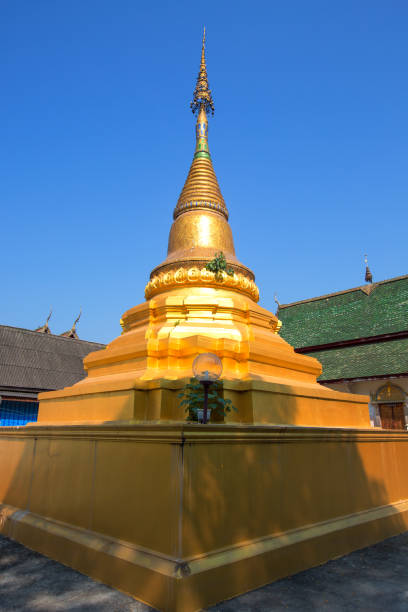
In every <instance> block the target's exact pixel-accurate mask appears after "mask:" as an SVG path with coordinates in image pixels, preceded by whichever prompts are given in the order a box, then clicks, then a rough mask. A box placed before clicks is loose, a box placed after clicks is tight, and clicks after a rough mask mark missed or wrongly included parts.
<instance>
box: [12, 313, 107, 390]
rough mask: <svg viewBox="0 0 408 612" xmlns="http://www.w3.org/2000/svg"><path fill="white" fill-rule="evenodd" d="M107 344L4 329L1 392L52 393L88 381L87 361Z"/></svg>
mask: <svg viewBox="0 0 408 612" xmlns="http://www.w3.org/2000/svg"><path fill="white" fill-rule="evenodd" d="M104 347H105V345H104V344H99V343H97V342H86V341H85V340H76V339H74V338H66V337H62V336H55V335H53V334H49V333H47V334H44V333H40V332H37V331H31V330H28V329H21V328H19V327H9V326H7V325H0V391H1V392H2V393H4V394H5V391H6V390H10V391H13V390H14V391H16V390H20V389H24V390H27V391H28V390H31V391H38V392H39V391H44V390H47V391H50V390H54V389H62V388H63V387H68V386H70V385H73V384H74V383H76V382H78V380H81V379H82V378H84V377H85V370H84V368H83V365H82V361H83V358H84V357H85V356H86V355H88V353H91V352H92V351H98V350H100V349H102V348H104Z"/></svg>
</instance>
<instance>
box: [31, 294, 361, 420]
mask: <svg viewBox="0 0 408 612" xmlns="http://www.w3.org/2000/svg"><path fill="white" fill-rule="evenodd" d="M278 324H279V322H278V319H277V318H276V317H275V315H273V314H272V313H271V312H269V311H267V310H265V309H264V308H261V307H260V306H258V305H257V304H256V303H255V302H254V301H253V300H251V299H250V298H249V297H247V296H246V295H242V294H240V293H238V292H235V291H233V290H230V289H214V288H211V287H190V288H183V287H181V288H178V289H175V290H169V291H168V292H166V293H163V294H160V295H158V296H156V297H155V298H153V299H151V300H149V301H148V302H145V303H143V304H141V305H139V306H136V307H135V308H132V309H131V310H129V311H128V312H126V313H125V314H124V315H123V334H122V335H121V336H119V337H118V338H116V339H115V340H114V341H113V342H111V343H110V344H109V345H108V347H107V348H106V349H104V350H101V351H98V352H96V353H91V354H90V355H88V356H87V357H86V358H85V360H84V365H85V368H86V369H87V372H88V376H87V378H85V379H84V380H82V381H80V382H79V383H77V384H75V385H74V386H73V387H68V388H66V389H62V390H60V391H53V392H50V393H43V394H41V395H40V409H39V416H38V420H39V421H40V422H73V421H75V422H77V421H87V422H89V421H115V420H120V419H123V420H138V421H160V420H165V421H167V420H175V421H182V420H184V418H185V415H184V413H183V411H182V410H181V409H180V407H179V399H178V398H177V394H178V393H179V392H180V389H181V387H182V386H183V385H184V384H185V382H186V380H187V379H189V378H190V377H191V375H192V363H193V360H194V358H195V357H196V356H197V354H198V353H203V352H214V353H216V354H217V355H218V356H219V357H220V358H221V360H222V362H223V379H224V395H225V396H226V397H230V399H232V401H233V404H234V405H235V407H236V408H237V409H238V412H237V413H235V412H233V413H231V414H230V415H228V416H227V421H233V422H238V423H275V424H296V425H310V426H314V425H320V426H328V427H332V426H341V427H369V425H370V423H369V413H368V404H367V400H368V398H367V397H365V396H357V395H351V394H346V393H340V392H337V391H332V390H330V389H327V388H325V387H322V386H321V385H320V384H318V383H317V382H316V378H317V376H319V374H320V372H321V365H320V363H319V362H318V361H317V360H316V359H313V358H312V357H308V356H305V355H299V354H298V353H295V351H294V349H293V348H292V347H291V346H290V345H289V344H288V343H287V342H285V341H284V340H283V339H282V338H281V337H280V336H279V334H278V333H277V332H278V329H279V325H278Z"/></svg>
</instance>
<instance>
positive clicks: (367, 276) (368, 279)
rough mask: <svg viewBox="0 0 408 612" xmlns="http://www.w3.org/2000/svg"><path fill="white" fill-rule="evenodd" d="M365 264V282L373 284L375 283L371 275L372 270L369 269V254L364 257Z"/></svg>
mask: <svg viewBox="0 0 408 612" xmlns="http://www.w3.org/2000/svg"><path fill="white" fill-rule="evenodd" d="M364 263H365V266H366V269H365V277H364V280H365V282H366V283H372V282H373V275H372V274H371V270H370V268H369V267H368V259H367V254H365V255H364Z"/></svg>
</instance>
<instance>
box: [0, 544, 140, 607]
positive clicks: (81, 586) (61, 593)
mask: <svg viewBox="0 0 408 612" xmlns="http://www.w3.org/2000/svg"><path fill="white" fill-rule="evenodd" d="M0 610H1V612H9V611H11V610H19V611H20V610H21V611H24V612H28V611H30V612H34V611H38V612H51V611H52V612H57V611H58V610H64V612H65V611H74V610H75V611H78V612H79V611H81V612H105V611H106V612H122V611H123V612H149V611H151V610H152V608H150V607H149V606H146V605H144V604H142V603H140V602H138V601H136V600H135V599H133V598H132V597H128V596H127V595H125V594H123V593H120V592H119V591H116V590H115V589H111V588H110V587H107V586H105V585H104V584H101V583H100V582H96V581H95V580H92V579H91V578H88V577H87V576H84V575H83V574H80V573H79V572H76V571H75V570H73V569H71V568H68V567H65V565H61V564H60V563H57V562H56V561H52V560H51V559H48V558H47V557H44V556H43V555H40V554H39V553H36V552H33V551H32V550H29V549H28V548H25V547H24V546H22V545H21V544H19V543H18V542H14V541H12V540H9V539H8V538H4V537H0Z"/></svg>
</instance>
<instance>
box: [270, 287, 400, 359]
mask: <svg viewBox="0 0 408 612" xmlns="http://www.w3.org/2000/svg"><path fill="white" fill-rule="evenodd" d="M371 289H372V291H371V293H370V294H369V295H367V294H366V293H365V292H364V291H363V290H362V289H361V288H360V287H357V288H356V289H350V290H348V291H343V292H339V293H333V294H330V295H327V296H322V297H320V298H313V299H311V300H306V301H304V302H295V303H294V304H288V305H284V306H281V307H280V308H279V314H278V317H279V319H280V320H281V321H282V323H283V325H282V329H281V332H280V333H281V336H282V337H283V338H284V339H285V340H287V342H289V344H291V345H292V346H294V347H295V348H300V347H304V346H316V345H319V344H329V343H331V342H338V341H341V340H352V339H355V338H365V337H369V336H377V335H381V334H389V333H393V332H398V331H403V330H406V329H408V276H401V277H399V278H395V279H390V280H386V281H382V282H380V283H375V284H374V285H373V286H372V288H371ZM342 350H344V349H342ZM356 350H357V349H356ZM358 350H361V349H360V348H359V349H358Z"/></svg>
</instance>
